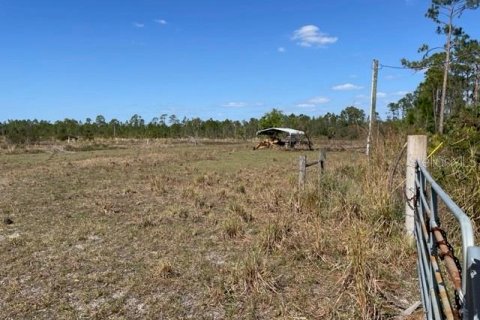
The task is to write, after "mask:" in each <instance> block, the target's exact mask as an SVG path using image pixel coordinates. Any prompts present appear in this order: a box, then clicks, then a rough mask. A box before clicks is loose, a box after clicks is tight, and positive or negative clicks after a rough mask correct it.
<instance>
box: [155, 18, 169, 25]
mask: <svg viewBox="0 0 480 320" xmlns="http://www.w3.org/2000/svg"><path fill="white" fill-rule="evenodd" d="M153 21H154V22H156V23H158V24H162V25H166V24H167V23H168V22H167V20H164V19H155V20H153Z"/></svg>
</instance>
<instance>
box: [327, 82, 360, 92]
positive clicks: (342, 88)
mask: <svg viewBox="0 0 480 320" xmlns="http://www.w3.org/2000/svg"><path fill="white" fill-rule="evenodd" d="M360 89H363V87H362V86H358V85H356V84H353V83H343V84H339V85H336V86H333V87H332V90H336V91H349V90H360Z"/></svg>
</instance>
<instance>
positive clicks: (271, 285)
mask: <svg viewBox="0 0 480 320" xmlns="http://www.w3.org/2000/svg"><path fill="white" fill-rule="evenodd" d="M251 147H252V145H250V144H242V143H238V144H233V143H232V144H211V145H206V144H202V145H196V146H195V145H186V144H183V145H181V144H177V145H173V144H167V143H163V142H154V143H149V144H146V143H138V144H130V145H115V146H112V147H108V148H107V147H105V148H104V149H102V148H94V147H91V148H90V147H83V148H80V147H79V148H75V147H73V148H72V147H70V148H68V150H69V151H61V152H38V153H24V152H13V153H12V154H6V153H3V154H0V167H1V175H0V217H1V218H2V221H0V261H1V268H0V318H1V319H394V318H397V316H398V315H399V314H400V313H401V311H402V310H403V309H405V308H407V307H408V306H409V305H411V304H412V303H414V302H415V301H417V300H418V299H419V297H418V289H417V278H416V267H415V251H414V250H413V249H412V248H411V247H410V246H409V245H408V244H407V243H406V241H405V239H404V238H403V236H402V227H403V219H402V212H403V204H402V202H401V200H400V199H395V198H394V197H393V196H392V195H391V193H390V191H389V190H388V188H387V187H386V185H387V176H388V173H387V171H388V165H389V164H390V163H389V162H390V161H392V160H393V159H394V154H393V151H392V154H389V153H388V152H387V151H388V150H383V151H381V152H379V155H376V157H377V158H375V159H373V160H372V161H373V163H375V165H372V166H370V167H369V166H368V162H367V160H366V159H365V156H364V155H363V154H360V153H358V152H349V151H343V152H330V153H329V154H328V155H327V170H326V173H325V174H323V175H322V176H321V177H320V179H319V177H318V174H317V171H316V170H317V168H309V169H308V177H307V179H308V181H307V186H306V188H305V190H304V191H300V190H298V187H297V175H298V173H297V168H298V157H299V156H300V155H302V154H307V156H308V159H309V160H313V159H316V158H317V152H286V151H278V150H261V151H252V150H251ZM96 149H99V150H96ZM412 319H413V318H412Z"/></svg>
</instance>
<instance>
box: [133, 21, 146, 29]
mask: <svg viewBox="0 0 480 320" xmlns="http://www.w3.org/2000/svg"><path fill="white" fill-rule="evenodd" d="M132 25H133V26H134V27H135V28H143V27H145V24H144V23H141V22H134V23H132Z"/></svg>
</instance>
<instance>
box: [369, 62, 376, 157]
mask: <svg viewBox="0 0 480 320" xmlns="http://www.w3.org/2000/svg"><path fill="white" fill-rule="evenodd" d="M377 79H378V60H376V59H373V72H372V93H371V104H370V121H369V124H368V137H367V156H370V144H371V142H372V129H373V124H374V122H375V114H376V111H375V109H376V107H377Z"/></svg>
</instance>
